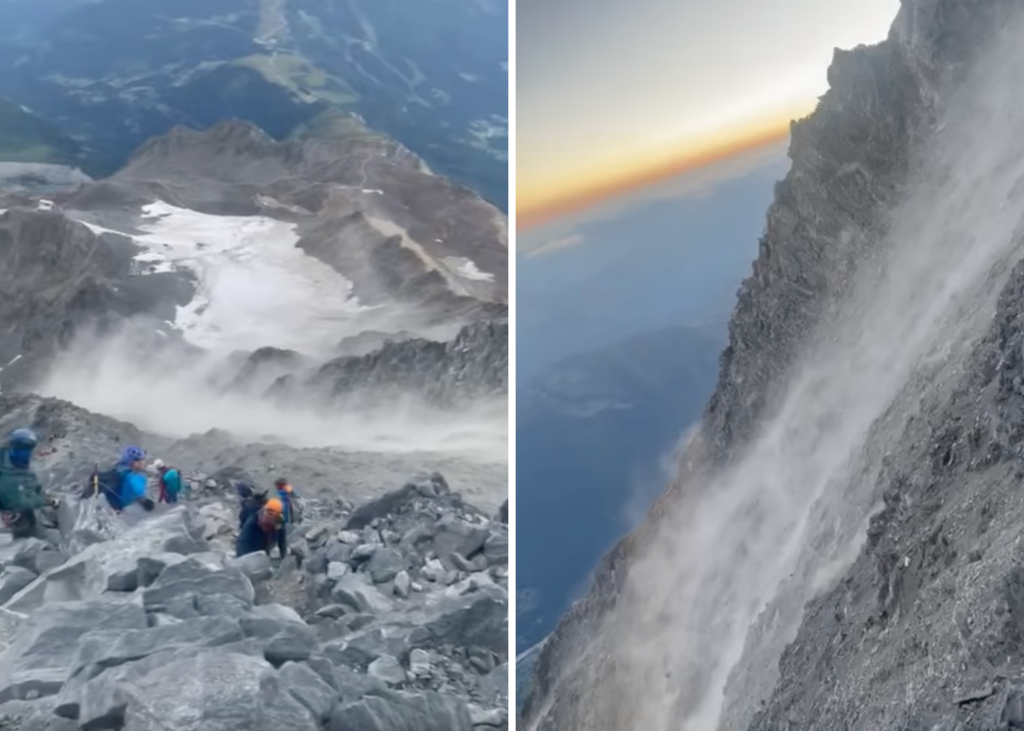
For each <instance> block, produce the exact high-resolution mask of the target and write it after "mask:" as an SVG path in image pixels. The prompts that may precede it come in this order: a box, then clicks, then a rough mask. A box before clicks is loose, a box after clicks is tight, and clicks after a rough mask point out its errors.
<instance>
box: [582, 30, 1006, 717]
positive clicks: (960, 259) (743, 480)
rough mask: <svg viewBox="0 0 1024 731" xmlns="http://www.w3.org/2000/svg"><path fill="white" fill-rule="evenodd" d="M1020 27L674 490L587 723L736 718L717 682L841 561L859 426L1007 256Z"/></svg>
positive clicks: (949, 358) (968, 320)
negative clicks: (716, 449) (737, 437)
mask: <svg viewBox="0 0 1024 731" xmlns="http://www.w3.org/2000/svg"><path fill="white" fill-rule="evenodd" d="M1022 30H1024V23H1022V18H1021V17H1020V14H1018V17H1017V18H1016V19H1015V22H1013V23H1009V24H1007V25H1006V26H1005V27H1004V28H1003V31H1002V33H1001V34H1000V36H999V39H997V40H995V41H993V45H992V47H991V48H989V49H987V50H986V51H985V53H984V54H983V56H982V57H981V58H979V60H978V61H977V62H976V64H975V66H974V68H973V69H972V70H971V71H970V73H969V74H968V76H967V78H966V80H965V81H964V83H963V84H962V85H961V86H960V87H959V88H958V90H957V91H956V92H955V94H953V95H951V96H950V97H949V98H948V100H947V103H946V104H945V105H944V106H943V108H942V110H941V115H942V116H941V118H940V119H939V123H938V125H937V127H936V131H935V133H934V134H933V135H932V136H931V137H930V138H929V139H928V140H927V141H926V142H925V143H924V144H923V146H922V147H921V148H919V149H917V150H915V155H914V160H915V164H914V167H913V170H912V172H911V176H910V179H909V184H908V186H907V188H906V189H905V191H904V194H903V198H902V200H901V202H900V204H899V205H898V207H897V208H896V210H895V211H894V213H893V216H892V219H891V226H890V228H889V232H888V234H887V237H886V239H885V240H884V241H883V242H880V244H876V245H875V246H873V247H872V248H873V249H874V250H875V251H877V252H878V257H877V259H874V260H872V261H865V262H861V265H860V268H859V270H858V278H857V280H856V281H854V282H853V283H852V286H851V288H850V294H849V295H848V296H847V298H846V299H845V300H844V301H843V302H842V303H840V306H839V309H838V312H839V314H838V315H837V316H836V317H833V318H830V320H829V323H828V326H827V327H825V328H823V330H822V331H821V332H818V333H816V334H815V335H814V336H812V337H810V338H809V341H808V344H807V346H806V348H805V350H804V352H803V353H802V357H801V358H799V359H798V360H797V361H796V364H795V366H794V367H793V368H791V369H790V371H789V378H788V380H787V382H786V384H785V385H784V391H783V395H782V397H781V399H780V401H779V402H778V405H777V407H776V408H774V409H773V410H772V412H771V414H770V415H769V416H768V418H767V419H766V421H765V422H764V423H763V426H762V427H761V429H760V430H759V432H758V434H757V435H756V436H755V438H754V439H752V440H751V442H750V443H749V444H748V445H747V446H746V447H745V449H744V451H743V453H742V454H741V456H740V457H739V458H738V459H737V460H736V461H735V462H734V463H732V464H730V465H728V466H727V467H726V468H725V469H724V470H723V471H720V472H719V473H717V474H716V475H715V476H714V477H713V478H712V479H710V480H709V481H707V482H705V483H703V484H687V483H686V482H685V481H683V482H681V483H680V484H679V485H677V486H676V487H677V488H678V489H677V490H676V491H675V492H677V493H678V494H677V495H676V496H675V497H674V498H673V504H672V506H671V508H670V511H669V513H668V515H667V516H666V517H665V518H664V519H662V520H661V521H660V523H659V525H660V527H659V531H660V532H659V533H658V534H657V536H656V537H655V539H654V540H653V541H652V542H651V543H649V544H647V548H646V549H645V551H644V553H643V555H642V556H639V557H636V560H635V561H634V563H633V565H632V567H631V569H630V573H629V577H628V579H627V582H626V586H625V589H624V592H623V595H622V596H620V597H619V600H618V602H617V604H616V609H615V611H614V612H613V614H612V615H611V616H610V617H609V618H608V620H607V622H606V624H605V626H604V628H603V635H602V637H603V639H604V641H605V643H606V645H607V647H609V648H610V650H611V652H610V656H609V657H608V658H607V662H606V663H604V664H603V665H604V669H603V670H601V671H596V670H595V671H594V674H593V680H594V682H593V683H592V684H591V686H590V687H589V688H588V689H587V693H586V694H585V695H584V697H582V698H579V699H578V700H577V701H576V703H577V704H579V705H581V706H587V707H588V710H587V715H589V716H590V717H591V718H593V719H594V721H593V728H595V729H598V728H599V729H605V730H607V731H611V730H613V729H614V731H641V730H643V731H716V730H717V729H719V728H728V729H730V730H731V729H736V730H737V731H738V730H739V729H742V728H744V727H745V723H746V722H747V721H749V719H750V717H751V715H752V714H753V712H754V711H755V710H756V706H757V704H758V703H759V701H760V700H761V697H756V696H753V697H742V695H740V696H737V697H736V698H733V697H731V696H730V701H729V703H730V704H738V705H739V706H740V707H737V708H729V710H728V714H727V716H724V715H723V714H724V711H723V699H724V698H725V697H726V694H727V692H728V691H727V684H728V685H729V686H730V687H731V686H732V685H734V684H742V683H745V682H747V680H748V679H745V676H746V675H748V674H750V673H762V674H764V673H769V674H770V673H777V661H778V653H779V652H781V649H782V647H784V645H785V643H786V642H789V641H791V640H792V639H793V638H794V637H795V634H796V630H797V628H798V626H799V623H800V619H801V617H800V614H801V612H802V607H803V605H804V604H805V603H806V601H807V600H808V599H811V598H812V597H813V596H814V595H815V593H816V592H820V591H821V590H823V589H825V588H829V587H830V586H831V585H832V584H834V582H835V581H836V580H838V579H839V578H840V577H841V576H842V575H843V574H844V573H845V571H846V570H847V569H848V568H849V565H850V564H851V563H852V561H853V559H854V558H855V557H856V555H857V553H858V551H859V550H860V546H861V545H862V543H863V540H864V527H865V526H866V524H867V521H868V519H869V518H870V516H871V514H872V511H873V510H874V509H875V507H876V504H877V494H878V493H877V492H876V490H877V488H878V486H877V484H876V483H875V481H874V480H871V479H864V478H863V477H864V475H863V474H862V473H863V470H862V469H860V468H859V467H858V465H859V464H860V463H861V461H862V459H863V455H864V453H865V448H866V447H867V446H868V436H869V432H870V429H871V427H872V424H873V423H874V422H875V421H876V420H877V419H878V418H879V417H880V416H881V415H883V414H884V413H885V412H886V410H887V408H888V407H890V405H892V403H893V401H894V399H895V398H896V397H897V396H898V395H899V394H900V393H901V391H904V390H905V389H907V388H910V387H912V376H914V374H915V373H918V372H919V370H920V369H922V368H925V367H930V366H931V365H932V364H934V363H936V362H939V363H942V364H944V366H943V367H945V368H955V367H956V365H957V363H959V362H960V361H962V359H963V358H965V357H966V356H967V355H968V353H969V352H970V349H971V345H972V341H973V339H975V338H977V337H978V336H979V335H980V334H981V332H982V331H983V330H984V328H985V326H986V324H987V322H988V321H989V320H990V319H991V317H992V313H993V310H994V304H995V298H996V295H997V293H998V291H999V284H1000V281H1001V278H1003V277H1004V276H1005V275H1006V274H1007V273H1008V272H1009V268H1010V267H1011V266H1012V265H1013V264H1014V263H1015V262H1016V260H1017V259H1018V258H1019V257H1020V242H1021V234H1022V216H1021V212H1022V211H1024V135H1021V133H1020V131H1021V129H1024V96H1022V95H1021V94H1020V89H1021V87H1022V86H1024V46H1022V45H1021V44H1020V43H1019V39H1020V37H1021V31H1022ZM849 243H850V242H846V241H841V240H837V241H836V242H835V245H836V246H843V245H849ZM861 466H862V465H861ZM823 535H830V536H831V539H829V540H824V541H823V540H822V538H821V537H822V536H823ZM783 591H784V592H785V597H784V599H785V600H784V601H780V596H781V592H783ZM768 606H772V607H773V610H772V611H773V612H776V613H777V614H776V615H774V616H772V617H771V618H770V621H767V622H764V623H763V627H765V628H766V629H764V632H766V633H767V634H769V635H771V637H770V638H768V639H765V638H763V637H758V638H756V642H758V643H760V644H761V645H770V646H773V647H775V648H776V650H775V651H773V652H774V654H772V655H771V656H769V657H766V658H765V657H762V658H760V660H761V661H760V662H759V663H757V664H756V666H755V665H752V664H749V663H748V662H747V659H746V657H745V656H744V650H745V647H747V646H748V645H749V643H751V642H753V641H754V640H752V638H751V637H749V636H748V633H749V630H750V627H751V624H752V623H753V622H754V621H755V620H756V619H758V617H759V615H760V614H761V613H762V611H763V610H765V608H766V607H768ZM762 619H763V618H762ZM764 677H765V678H768V681H769V682H767V685H765V684H764V683H762V689H763V691H764V692H770V690H771V684H772V683H771V678H770V676H764ZM726 717H727V718H729V719H732V720H730V721H725V720H724V718H726Z"/></svg>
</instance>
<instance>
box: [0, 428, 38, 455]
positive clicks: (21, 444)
mask: <svg viewBox="0 0 1024 731" xmlns="http://www.w3.org/2000/svg"><path fill="white" fill-rule="evenodd" d="M38 443H39V440H38V439H37V438H36V433H35V432H34V431H32V430H31V429H25V428H22V429H15V430H14V431H12V432H11V433H10V434H9V435H8V436H7V444H8V446H10V448H11V449H28V450H32V449H35V448H36V444H38Z"/></svg>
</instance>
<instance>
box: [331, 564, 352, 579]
mask: <svg viewBox="0 0 1024 731" xmlns="http://www.w3.org/2000/svg"><path fill="white" fill-rule="evenodd" d="M350 570H351V569H349V566H348V564H347V563H342V562H341V561H331V562H330V563H329V564H327V578H328V579H330V580H331V581H337V580H338V579H340V578H341V577H342V576H344V575H345V574H347V573H348V572H349V571H350Z"/></svg>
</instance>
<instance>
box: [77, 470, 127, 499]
mask: <svg viewBox="0 0 1024 731" xmlns="http://www.w3.org/2000/svg"><path fill="white" fill-rule="evenodd" d="M122 479H123V478H122V475H121V473H120V472H118V470H117V467H116V466H115V467H111V468H110V469H109V470H104V471H102V472H101V471H100V468H99V465H97V466H96V468H95V469H94V470H93V472H92V475H91V476H90V477H89V487H88V488H87V489H86V496H87V497H99V496H100V495H103V496H104V497H106V498H107V502H108V503H110V507H112V508H113V509H114V510H120V509H121V508H122V507H124V506H123V505H121V481H122Z"/></svg>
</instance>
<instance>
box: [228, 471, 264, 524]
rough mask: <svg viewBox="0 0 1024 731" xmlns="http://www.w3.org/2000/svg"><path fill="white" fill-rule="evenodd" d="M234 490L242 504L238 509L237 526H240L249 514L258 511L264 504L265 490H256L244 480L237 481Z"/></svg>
mask: <svg viewBox="0 0 1024 731" xmlns="http://www.w3.org/2000/svg"><path fill="white" fill-rule="evenodd" d="M235 490H236V491H237V492H238V497H239V498H240V499H241V502H242V506H241V508H239V510H238V527H239V528H242V527H243V526H244V525H245V521H247V520H248V519H249V516H251V515H254V514H256V513H258V512H259V511H260V508H262V507H263V506H264V505H265V504H266V502H267V493H266V492H265V491H264V492H257V491H256V489H255V488H254V487H252V486H251V485H249V484H247V483H245V482H239V483H238V484H237V485H236V486H235Z"/></svg>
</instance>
